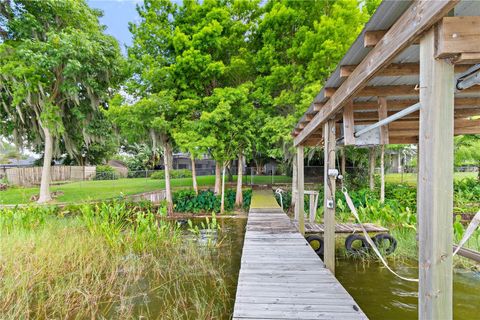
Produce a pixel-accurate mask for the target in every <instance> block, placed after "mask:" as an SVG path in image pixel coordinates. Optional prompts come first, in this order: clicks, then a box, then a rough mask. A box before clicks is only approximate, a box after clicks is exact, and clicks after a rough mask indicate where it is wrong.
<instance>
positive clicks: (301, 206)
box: [296, 146, 305, 235]
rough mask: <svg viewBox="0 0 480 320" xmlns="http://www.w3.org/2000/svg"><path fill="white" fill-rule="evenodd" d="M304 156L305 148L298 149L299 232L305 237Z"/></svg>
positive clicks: (299, 147)
mask: <svg viewBox="0 0 480 320" xmlns="http://www.w3.org/2000/svg"><path fill="white" fill-rule="evenodd" d="M303 166H304V156H303V146H298V147H297V182H298V185H297V205H296V207H297V208H298V228H299V230H298V231H299V232H300V233H301V234H302V235H305V210H304V206H305V204H304V200H303V197H304V190H305V184H304V181H305V180H304V179H305V176H304V167H303Z"/></svg>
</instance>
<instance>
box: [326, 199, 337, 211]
mask: <svg viewBox="0 0 480 320" xmlns="http://www.w3.org/2000/svg"><path fill="white" fill-rule="evenodd" d="M334 206H335V202H334V201H333V200H332V199H327V208H328V209H333V208H334Z"/></svg>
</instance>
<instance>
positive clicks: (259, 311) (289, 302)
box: [233, 191, 367, 320]
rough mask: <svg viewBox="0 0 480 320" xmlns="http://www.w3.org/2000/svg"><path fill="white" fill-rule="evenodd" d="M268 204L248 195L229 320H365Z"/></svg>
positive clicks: (259, 195)
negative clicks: (233, 306) (234, 296)
mask: <svg viewBox="0 0 480 320" xmlns="http://www.w3.org/2000/svg"><path fill="white" fill-rule="evenodd" d="M271 199H273V194H272V193H270V192H267V193H265V192H261V191H254V195H253V199H252V205H251V207H250V212H249V215H248V222H247V227H246V228H247V230H246V233H245V241H244V246H243V253H242V262H241V268H240V274H239V278H238V286H237V294H236V299H235V308H234V313H233V319H237V320H240V319H367V317H366V316H365V314H364V313H363V312H362V311H361V310H360V307H359V306H358V305H357V304H356V302H355V301H354V300H353V298H352V297H351V296H350V295H349V294H348V292H347V291H346V290H345V289H344V288H343V287H342V285H341V284H340V283H339V282H338V280H337V279H336V278H335V277H334V276H333V275H332V273H331V272H330V271H329V270H328V269H326V268H325V265H324V264H323V262H322V261H321V260H320V258H319V257H318V256H317V254H315V252H314V251H313V250H312V248H311V247H310V246H309V245H308V243H307V241H306V240H305V238H304V237H303V236H302V235H301V234H300V233H299V232H298V231H297V229H296V228H295V226H294V225H293V224H292V222H291V221H290V219H289V218H288V216H287V215H286V214H285V213H284V212H283V211H282V210H281V208H280V207H279V206H278V205H277V204H276V202H274V201H271ZM273 200H274V199H273Z"/></svg>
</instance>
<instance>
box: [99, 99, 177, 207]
mask: <svg viewBox="0 0 480 320" xmlns="http://www.w3.org/2000/svg"><path fill="white" fill-rule="evenodd" d="M179 110H180V109H179V108H178V107H177V106H176V104H175V101H174V98H173V94H172V93H171V92H169V91H160V92H159V93H156V94H150V95H148V96H147V97H144V98H142V99H140V100H138V101H137V102H136V103H134V104H122V103H120V104H119V103H118V101H117V102H116V103H112V105H111V108H110V109H109V110H108V114H109V117H110V119H111V120H112V122H113V123H115V126H116V128H117V130H118V132H119V134H120V136H122V137H124V139H126V141H127V142H128V143H131V144H133V143H137V142H147V143H150V144H151V145H152V151H153V152H154V153H155V152H158V150H159V149H160V150H161V153H162V154H163V161H164V167H165V189H166V190H165V191H166V198H167V199H166V200H167V211H168V213H169V214H172V213H173V198H172V191H171V186H170V170H171V166H172V160H173V140H172V130H173V129H172V127H171V126H170V123H172V122H173V121H174V119H175V117H176V115H177V112H178V111H179Z"/></svg>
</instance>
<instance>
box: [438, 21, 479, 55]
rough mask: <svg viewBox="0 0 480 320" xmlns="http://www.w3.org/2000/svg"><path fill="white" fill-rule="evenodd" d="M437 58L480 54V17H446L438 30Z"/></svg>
mask: <svg viewBox="0 0 480 320" xmlns="http://www.w3.org/2000/svg"><path fill="white" fill-rule="evenodd" d="M436 31H437V34H438V39H437V46H436V52H435V55H436V57H437V58H447V57H451V56H454V55H458V54H462V53H476V54H479V53H480V17H479V16H473V17H461V16H459V17H444V18H443V19H442V20H441V22H440V23H439V24H438V28H437V30H436Z"/></svg>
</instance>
